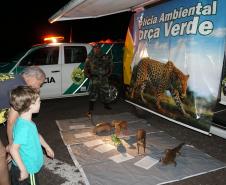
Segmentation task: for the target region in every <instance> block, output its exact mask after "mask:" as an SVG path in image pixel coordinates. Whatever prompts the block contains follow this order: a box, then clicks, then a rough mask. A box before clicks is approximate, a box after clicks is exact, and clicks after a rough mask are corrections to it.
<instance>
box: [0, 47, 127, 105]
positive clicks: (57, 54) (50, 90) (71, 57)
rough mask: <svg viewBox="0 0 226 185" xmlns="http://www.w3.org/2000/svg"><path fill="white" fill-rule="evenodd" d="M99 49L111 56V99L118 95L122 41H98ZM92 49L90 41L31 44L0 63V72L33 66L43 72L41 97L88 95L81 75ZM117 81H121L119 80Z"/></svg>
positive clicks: (87, 81) (87, 83)
mask: <svg viewBox="0 0 226 185" xmlns="http://www.w3.org/2000/svg"><path fill="white" fill-rule="evenodd" d="M101 47H102V51H103V52H104V53H106V54H111V55H112V57H113V63H114V70H113V73H112V75H111V76H110V89H109V96H110V99H111V101H112V102H114V101H116V100H117V99H118V97H119V94H120V89H121V85H120V84H122V81H123V79H122V58H123V47H124V44H123V43H110V44H101ZM91 51H92V45H91V44H83V43H48V44H41V45H36V46H33V47H32V48H31V49H30V50H28V51H27V52H26V53H25V54H24V55H23V57H21V58H20V59H19V60H17V61H15V62H12V63H8V64H4V65H3V64H2V65H1V66H0V73H15V74H18V73H20V72H21V71H22V70H23V68H25V67H26V66H32V65H37V66H39V67H41V68H42V69H43V71H44V72H45V74H46V80H45V83H44V85H43V86H42V88H41V99H50V98H61V97H69V96H84V95H88V90H89V80H88V79H87V78H86V77H85V75H84V72H83V71H84V70H83V69H84V62H85V59H86V57H87V55H88V54H89V53H90V52H91ZM120 82H121V83H120Z"/></svg>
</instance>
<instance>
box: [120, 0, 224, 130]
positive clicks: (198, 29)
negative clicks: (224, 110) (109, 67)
mask: <svg viewBox="0 0 226 185" xmlns="http://www.w3.org/2000/svg"><path fill="white" fill-rule="evenodd" d="M225 10H226V1H225V0H218V1H217V0H215V1H214V0H189V1H187V0H180V1H178V0H171V1H167V2H165V3H161V4H158V5H156V6H152V7H149V8H147V9H144V10H141V11H139V12H137V13H135V14H134V16H133V18H132V19H131V22H130V25H129V28H128V31H127V36H126V43H125V53H124V83H125V84H126V85H128V89H127V92H126V98H127V100H128V101H130V102H132V103H135V104H137V105H139V106H141V107H144V108H145V109H148V110H150V111H151V112H154V113H157V114H158V115H160V116H163V117H165V118H167V119H168V118H169V119H170V120H172V121H175V122H177V123H182V124H183V125H185V126H187V127H190V128H195V129H197V130H200V131H203V132H207V133H208V132H209V129H210V124H211V120H212V116H213V110H214V108H215V106H216V103H217V99H218V96H219V94H220V93H219V92H220V86H221V75H222V67H223V60H224V51H225V33H226V12H225Z"/></svg>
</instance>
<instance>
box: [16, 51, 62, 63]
mask: <svg viewBox="0 0 226 185" xmlns="http://www.w3.org/2000/svg"><path fill="white" fill-rule="evenodd" d="M58 57H59V47H45V48H39V49H37V50H34V51H32V52H31V53H29V54H28V55H27V56H25V57H24V58H23V59H22V61H21V62H20V66H32V65H54V64H58Z"/></svg>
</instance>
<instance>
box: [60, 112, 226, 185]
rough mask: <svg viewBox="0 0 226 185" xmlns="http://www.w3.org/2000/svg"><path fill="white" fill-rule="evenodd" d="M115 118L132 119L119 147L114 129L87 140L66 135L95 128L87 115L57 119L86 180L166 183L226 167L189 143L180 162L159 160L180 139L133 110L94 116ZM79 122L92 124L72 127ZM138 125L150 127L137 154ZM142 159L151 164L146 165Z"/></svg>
mask: <svg viewBox="0 0 226 185" xmlns="http://www.w3.org/2000/svg"><path fill="white" fill-rule="evenodd" d="M113 119H122V120H127V121H128V122H129V134H128V135H129V136H128V135H127V136H122V141H123V142H122V143H123V145H120V146H118V147H116V146H114V145H113V143H112V141H111V138H110V137H111V136H110V134H111V133H108V134H105V135H104V136H102V135H96V136H95V137H94V136H93V137H85V138H83V140H82V139H81V138H75V137H67V136H66V135H73V134H72V133H74V134H76V133H83V132H87V130H86V129H91V128H92V125H91V124H90V123H89V122H88V121H87V118H80V119H74V120H58V121H57V125H58V127H59V129H60V132H61V136H62V138H63V140H64V143H65V144H66V145H67V146H68V149H69V152H70V154H71V156H72V159H73V160H74V162H75V164H76V165H77V166H79V169H80V170H81V171H82V173H83V176H84V178H85V182H86V184H98V185H106V184H108V185H115V184H120V185H138V184H139V185H146V184H151V185H152V184H153V185H156V184H165V183H168V182H172V181H179V180H181V179H184V178H189V177H192V176H197V175H200V174H203V173H207V172H210V171H215V170H217V169H220V168H225V167H226V164H225V163H223V162H221V161H219V160H216V159H215V158H213V157H211V156H209V155H207V154H205V153H203V152H201V151H199V150H198V149H196V148H194V147H192V146H189V145H185V146H183V147H182V149H181V155H180V156H177V158H176V162H177V165H176V166H174V165H173V164H171V165H168V166H164V165H162V164H161V163H159V162H158V161H159V159H160V158H161V156H162V155H163V153H164V150H165V149H167V148H173V147H175V146H176V145H178V144H179V143H180V141H178V140H176V139H175V138H173V137H171V136H169V135H167V134H166V133H165V132H161V131H159V130H156V129H155V128H153V127H152V126H151V125H150V124H149V123H147V122H146V121H145V120H141V119H139V118H137V117H136V116H134V115H133V114H130V113H121V114H116V115H108V116H106V115H105V116H95V118H94V120H95V122H99V121H110V120H113ZM82 120H83V121H82ZM136 121H137V122H136ZM76 122H77V123H78V124H81V123H82V124H84V125H85V126H87V127H88V128H81V129H74V130H70V128H73V127H71V126H75V124H76ZM137 128H145V130H146V131H147V138H146V142H147V148H146V153H145V155H138V154H137V148H136V138H135V130H136V129H137ZM69 133H70V134H69ZM64 138H67V140H65V139H64ZM87 143H88V145H87ZM110 146H111V147H110ZM97 148H98V149H97ZM140 152H141V153H143V150H142V149H141V150H140ZM142 160H144V161H146V162H147V163H148V164H146V165H145V163H142ZM142 164H143V165H142Z"/></svg>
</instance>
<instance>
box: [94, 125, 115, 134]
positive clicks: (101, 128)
mask: <svg viewBox="0 0 226 185" xmlns="http://www.w3.org/2000/svg"><path fill="white" fill-rule="evenodd" d="M111 128H112V127H111V124H110V123H107V122H102V123H98V124H97V125H96V126H95V127H94V129H93V132H94V133H95V134H97V133H99V132H105V131H108V132H110V131H111Z"/></svg>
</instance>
